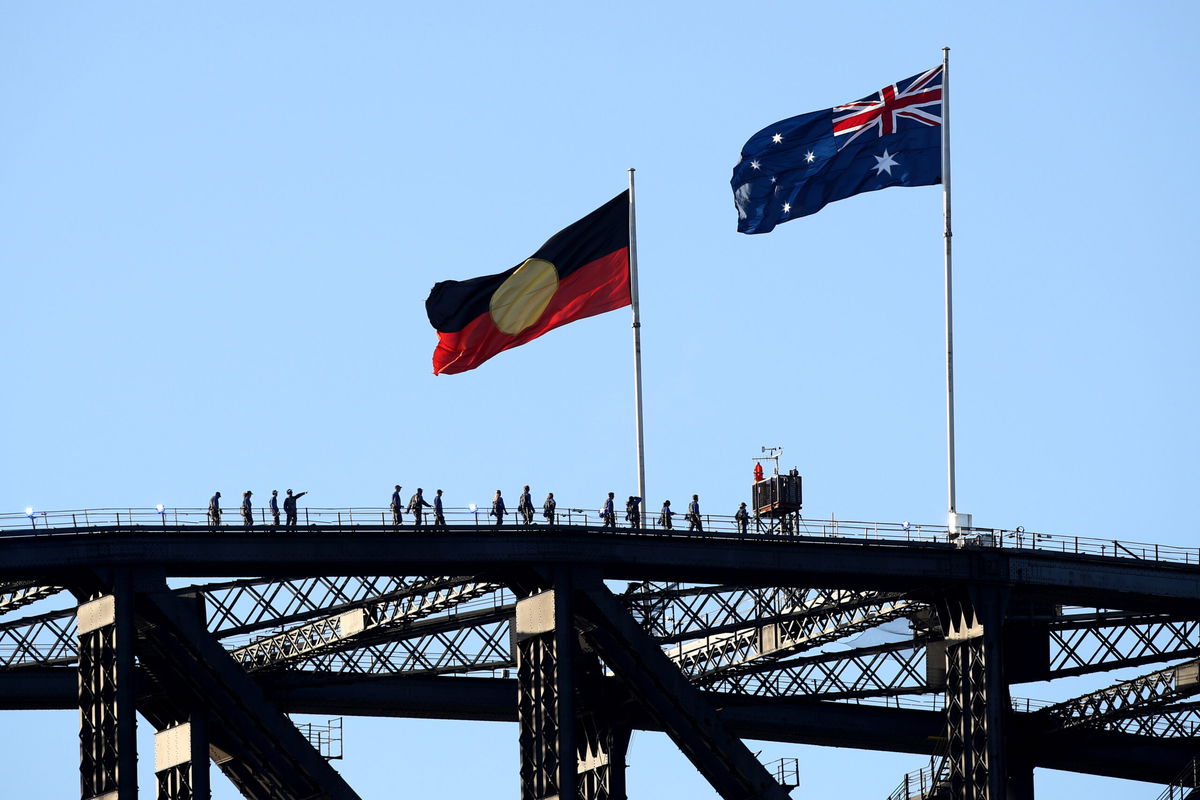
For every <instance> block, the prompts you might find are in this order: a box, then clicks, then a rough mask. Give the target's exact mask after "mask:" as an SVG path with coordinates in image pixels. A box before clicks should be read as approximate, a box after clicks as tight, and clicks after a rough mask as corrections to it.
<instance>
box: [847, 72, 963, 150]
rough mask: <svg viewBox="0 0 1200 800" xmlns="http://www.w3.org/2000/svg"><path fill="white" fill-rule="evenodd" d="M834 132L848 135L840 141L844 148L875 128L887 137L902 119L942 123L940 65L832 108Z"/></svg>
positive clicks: (897, 128) (928, 123)
mask: <svg viewBox="0 0 1200 800" xmlns="http://www.w3.org/2000/svg"><path fill="white" fill-rule="evenodd" d="M833 111H834V114H835V115H836V114H837V113H839V112H845V113H843V114H842V116H840V117H839V116H835V117H834V118H833V135H834V136H845V135H846V134H850V138H849V139H847V140H845V141H844V142H842V143H841V146H840V147H838V149H839V150H841V149H843V148H845V147H846V146H847V145H849V144H850V143H851V142H853V141H854V140H855V139H857V138H858V137H859V136H862V135H863V134H864V133H866V132H867V131H869V130H871V129H875V130H876V131H877V132H878V135H879V136H888V135H890V134H893V133H895V132H896V131H897V130H899V129H900V126H901V124H903V123H902V121H903V120H913V121H914V122H916V123H918V124H920V125H931V126H935V127H936V126H938V125H941V124H942V65H941V64H938V65H937V66H936V67H934V68H933V69H931V70H927V71H925V72H922V73H921V74H920V75H917V76H916V77H915V78H909V79H908V80H906V81H900V82H898V83H893V84H891V85H890V86H885V87H883V88H882V89H880V90H879V91H878V92H877V93H876V94H875V95H874V96H873V97H864V98H863V99H862V100H856V101H855V102H853V103H846V104H845V105H841V106H834V107H833Z"/></svg>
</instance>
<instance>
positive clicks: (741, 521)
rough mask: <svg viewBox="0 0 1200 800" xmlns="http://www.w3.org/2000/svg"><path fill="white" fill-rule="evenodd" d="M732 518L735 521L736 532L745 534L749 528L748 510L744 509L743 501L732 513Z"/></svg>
mask: <svg viewBox="0 0 1200 800" xmlns="http://www.w3.org/2000/svg"><path fill="white" fill-rule="evenodd" d="M733 519H734V522H736V523H737V528H738V533H740V534H742V535H743V536H745V535H746V531H747V530H748V529H749V528H750V512H749V511H748V510H747V509H746V504H745V503H742V504H741V505H740V506H738V510H737V511H736V512H734V514H733Z"/></svg>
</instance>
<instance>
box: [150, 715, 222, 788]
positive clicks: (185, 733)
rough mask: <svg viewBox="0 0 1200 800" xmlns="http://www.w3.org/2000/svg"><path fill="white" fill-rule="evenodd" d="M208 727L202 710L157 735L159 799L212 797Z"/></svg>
mask: <svg viewBox="0 0 1200 800" xmlns="http://www.w3.org/2000/svg"><path fill="white" fill-rule="evenodd" d="M207 734H208V728H207V721H206V719H205V716H204V713H203V712H197V713H194V714H192V716H191V719H190V720H189V721H188V722H184V723H181V724H179V725H174V726H172V727H170V728H164V729H162V730H161V731H158V732H157V733H155V734H154V777H155V782H156V783H157V785H158V794H157V800H209V798H211V796H212V790H211V786H210V784H209V771H208V735H207Z"/></svg>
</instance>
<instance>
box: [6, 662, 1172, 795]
mask: <svg viewBox="0 0 1200 800" xmlns="http://www.w3.org/2000/svg"><path fill="white" fill-rule="evenodd" d="M257 680H258V683H259V685H260V686H261V687H262V690H263V691H264V692H265V693H266V694H267V696H268V697H269V698H270V700H271V702H273V703H274V704H276V705H277V706H278V707H279V708H280V709H281V710H282V711H284V712H286V713H289V714H318V715H324V716H343V715H345V716H369V717H393V718H411V719H455V720H464V721H481V722H484V721H485V722H514V723H515V722H516V714H517V706H516V697H517V681H516V679H515V678H508V679H504V678H475V677H460V678H436V677H406V676H399V675H348V674H342V673H313V672H283V673H272V674H269V675H268V674H263V675H260V676H258V678H257ZM608 681H609V683H610V684H614V685H612V686H610V687H609V688H608V691H609V692H611V693H614V694H617V693H619V692H626V693H627V692H628V690H627V689H624V688H623V687H622V686H620V685H615V684H619V682H618V681H617V679H615V678H609V679H608ZM77 682H78V673H77V671H76V669H75V668H74V667H53V668H45V669H40V668H31V669H28V670H21V671H15V672H9V673H5V674H3V675H0V710H10V709H74V708H77V707H78V698H77V696H76V685H77ZM703 694H704V697H705V698H706V700H707V702H708V703H709V705H711V706H712V707H713V708H716V709H719V711H718V714H719V715H720V717H721V720H722V722H724V723H725V725H727V726H728V728H729V730H730V731H731V732H732V733H733V734H734V735H736V736H739V737H741V738H745V739H754V740H760V741H774V742H786V743H792V744H811V745H825V746H833V747H850V748H857V749H861V750H876V751H883V752H895V753H909V754H911V755H921V756H928V755H931V754H932V753H933V752H934V748H935V747H936V746H937V743H938V742H939V741H941V739H942V737H943V735H944V732H945V718H944V716H943V714H942V712H940V711H933V710H919V709H912V708H895V707H885V706H878V705H869V704H858V703H843V702H829V701H814V700H808V699H795V698H782V699H776V698H770V699H768V698H760V697H747V696H743V695H731V694H721V693H717V692H711V691H706V692H704V693H703ZM616 702H620V704H621V705H622V707H624V708H628V709H629V713H630V714H631V715H632V716H630V717H629V722H630V724H631V725H632V726H633V727H634V728H635V729H636V730H648V731H660V730H662V727H661V725H659V724H658V723H657V722H656V721H654V720H653V719H652V718H651V717H650V716H649V715H648V714H646V713H645V712H644V709H641V707H640V706H639V705H637V704H631V703H628V702H622V701H616ZM1013 727H1014V735H1016V736H1019V737H1024V738H1028V739H1029V740H1030V742H1031V743H1032V750H1033V751H1034V752H1035V753H1036V755H1037V758H1036V760H1035V763H1034V765H1035V766H1037V767H1040V768H1047V769H1061V770H1069V771H1072V772H1078V773H1082V774H1089V775H1098V776H1104V777H1112V778H1121V779H1125V780H1139V781H1149V782H1152V783H1159V784H1166V783H1167V782H1169V781H1170V780H1171V779H1172V778H1174V777H1175V774H1176V773H1177V772H1178V771H1179V764H1182V763H1184V762H1185V761H1187V759H1188V758H1190V757H1191V754H1192V753H1193V752H1194V750H1195V742H1194V740H1188V739H1182V738H1180V739H1175V738H1172V739H1161V738H1154V737H1152V736H1149V735H1138V734H1132V733H1130V732H1127V731H1122V730H1115V731H1114V730H1096V729H1092V728H1087V727H1078V728H1072V729H1069V730H1059V731H1055V732H1051V733H1046V732H1045V731H1044V725H1042V724H1041V723H1040V722H1038V721H1037V720H1036V719H1035V714H1031V713H1017V714H1014V715H1013Z"/></svg>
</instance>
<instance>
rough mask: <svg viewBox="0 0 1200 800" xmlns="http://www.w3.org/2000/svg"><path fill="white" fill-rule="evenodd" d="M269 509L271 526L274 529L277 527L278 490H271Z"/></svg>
mask: <svg viewBox="0 0 1200 800" xmlns="http://www.w3.org/2000/svg"><path fill="white" fill-rule="evenodd" d="M268 505H269V506H270V507H271V524H272V525H274V526H275V527H276V528H278V527H279V490H278V489H272V490H271V502H270V503H268Z"/></svg>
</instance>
